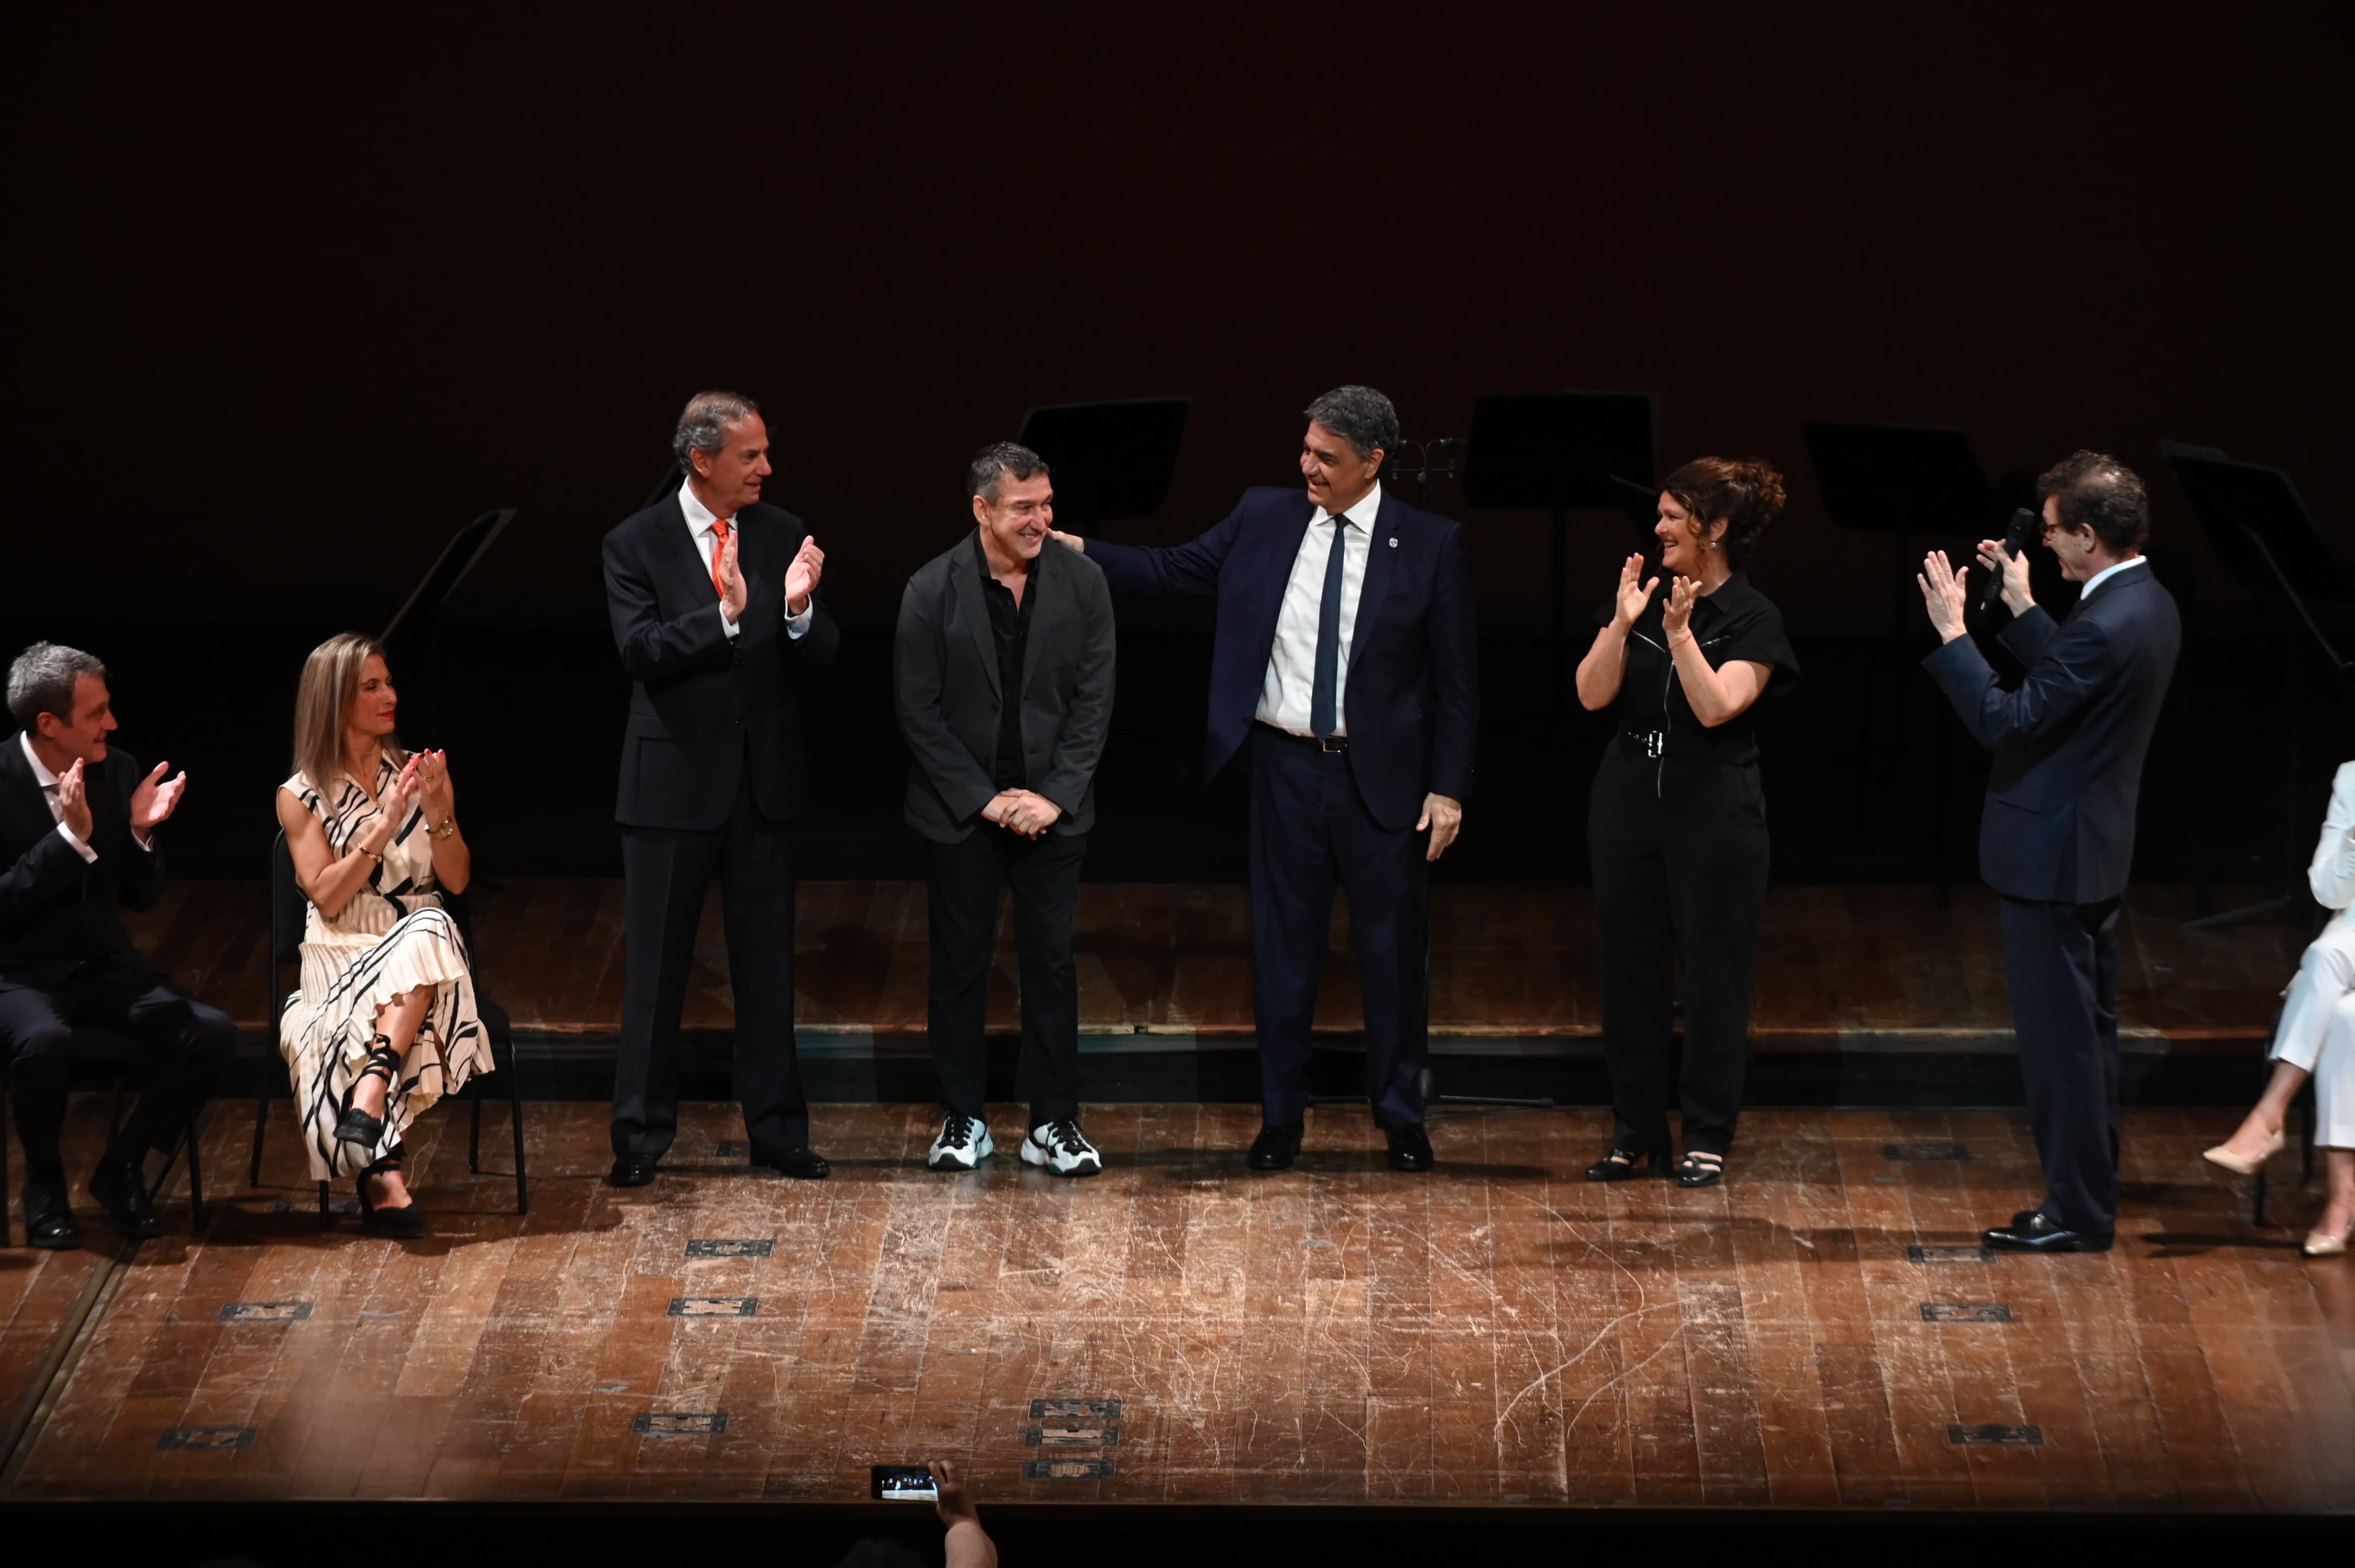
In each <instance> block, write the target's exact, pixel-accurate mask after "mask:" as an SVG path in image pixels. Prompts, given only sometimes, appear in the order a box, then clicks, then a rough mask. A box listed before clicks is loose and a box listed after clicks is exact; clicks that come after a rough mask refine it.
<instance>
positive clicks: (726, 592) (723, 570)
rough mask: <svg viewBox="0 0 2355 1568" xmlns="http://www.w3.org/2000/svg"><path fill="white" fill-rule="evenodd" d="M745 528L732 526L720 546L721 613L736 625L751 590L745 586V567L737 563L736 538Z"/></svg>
mask: <svg viewBox="0 0 2355 1568" xmlns="http://www.w3.org/2000/svg"><path fill="white" fill-rule="evenodd" d="M742 531H743V530H742V529H741V528H730V529H729V530H728V538H727V539H725V540H724V541H722V542H721V544H720V546H719V613H721V614H723V615H725V616H727V617H728V624H730V625H731V626H732V625H734V624H736V623H737V622H738V621H740V620H741V619H743V617H744V600H745V597H746V595H747V593H748V592H749V590H747V589H746V588H745V586H744V571H743V568H741V567H740V566H738V565H737V564H736V539H737V536H738V535H739V534H741V532H742Z"/></svg>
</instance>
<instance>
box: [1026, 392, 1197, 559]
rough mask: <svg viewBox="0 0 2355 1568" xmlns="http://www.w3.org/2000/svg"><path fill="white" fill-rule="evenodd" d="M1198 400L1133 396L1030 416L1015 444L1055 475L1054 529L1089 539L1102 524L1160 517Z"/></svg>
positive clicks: (1034, 411) (1064, 406) (1066, 406)
mask: <svg viewBox="0 0 2355 1568" xmlns="http://www.w3.org/2000/svg"><path fill="white" fill-rule="evenodd" d="M1192 401H1193V400H1192V399H1190V398H1131V399H1127V400H1124V401H1120V402H1111V403H1063V404H1060V405H1058V406H1056V407H1053V408H1044V409H1032V410H1031V411H1029V412H1028V413H1027V414H1024V415H1023V416H1022V433H1021V435H1020V436H1019V437H1018V438H1017V439H1018V440H1019V441H1020V442H1021V443H1022V444H1023V445H1025V446H1027V447H1028V448H1029V449H1030V450H1031V451H1033V452H1035V453H1038V454H1039V456H1041V457H1043V458H1045V459H1046V460H1047V466H1048V467H1050V468H1051V469H1052V470H1054V475H1055V512H1056V519H1055V520H1056V525H1057V526H1058V527H1059V528H1063V529H1065V530H1066V531H1068V532H1071V533H1078V534H1085V533H1090V532H1092V531H1093V530H1094V528H1095V526H1096V525H1097V524H1099V523H1106V522H1115V521H1121V520H1124V519H1128V518H1133V517H1151V516H1152V515H1153V514H1154V513H1156V512H1157V511H1159V510H1160V509H1161V504H1162V503H1163V502H1164V501H1167V499H1169V483H1170V480H1171V479H1172V478H1173V477H1175V475H1177V448H1178V446H1179V445H1180V443H1183V441H1184V440H1185V436H1186V411H1187V409H1188V407H1189V406H1190V405H1191V403H1192Z"/></svg>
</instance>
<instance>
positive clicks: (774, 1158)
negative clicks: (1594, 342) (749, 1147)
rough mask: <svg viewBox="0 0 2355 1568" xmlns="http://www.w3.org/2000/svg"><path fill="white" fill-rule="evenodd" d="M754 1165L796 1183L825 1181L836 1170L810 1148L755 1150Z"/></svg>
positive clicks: (822, 1156)
mask: <svg viewBox="0 0 2355 1568" xmlns="http://www.w3.org/2000/svg"><path fill="white" fill-rule="evenodd" d="M752 1163H753V1164H754V1165H765V1166H767V1167H768V1168H770V1169H771V1170H773V1171H775V1172H776V1173H777V1174H778V1175H780V1176H790V1177H792V1178H793V1179H794V1180H796V1181H824V1180H825V1179H826V1177H827V1176H828V1175H830V1174H831V1173H832V1172H833V1170H834V1167H832V1166H830V1165H828V1164H826V1157H825V1156H824V1155H821V1154H819V1153H818V1152H817V1151H816V1150H815V1149H809V1148H783V1149H778V1148H773V1149H767V1150H755V1151H754V1152H753V1155H752Z"/></svg>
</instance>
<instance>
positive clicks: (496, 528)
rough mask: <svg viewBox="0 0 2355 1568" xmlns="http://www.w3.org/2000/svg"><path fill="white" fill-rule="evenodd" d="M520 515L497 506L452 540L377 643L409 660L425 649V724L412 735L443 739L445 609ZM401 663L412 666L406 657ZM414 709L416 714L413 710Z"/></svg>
mask: <svg viewBox="0 0 2355 1568" xmlns="http://www.w3.org/2000/svg"><path fill="white" fill-rule="evenodd" d="M515 515H516V508H514V507H493V508H492V509H491V510H489V511H487V512H485V513H484V514H483V515H482V516H481V517H476V518H475V519H474V521H473V522H471V523H468V524H467V525H466V526H465V527H464V528H460V529H459V530H458V531H457V532H456V533H454V534H453V535H451V536H450V542H449V543H448V544H446V545H443V546H442V553H441V554H440V555H439V556H437V557H435V558H434V560H433V566H432V570H431V571H427V572H426V574H425V580H424V581H421V582H420V583H419V584H418V585H417V587H416V589H415V590H414V591H413V592H410V595H409V598H408V600H407V601H406V602H405V603H402V605H401V606H400V612H399V613H396V614H395V615H394V616H393V618H392V623H391V624H389V625H388V626H386V627H385V629H384V635H382V636H380V637H378V639H377V641H378V642H380V643H382V644H383V645H385V646H386V647H387V648H388V649H390V650H393V651H394V652H395V653H396V654H397V655H401V656H402V657H400V663H401V664H402V665H403V666H408V665H409V663H410V661H409V660H408V659H407V658H406V656H405V655H406V654H407V653H408V652H410V651H412V650H418V649H421V650H422V651H423V654H424V662H425V703H424V708H425V721H424V724H423V726H422V727H421V729H418V730H412V731H411V734H412V736H413V735H416V734H424V735H429V736H432V737H433V738H434V739H436V740H439V739H442V729H441V725H442V699H441V688H442V607H443V606H444V605H445V604H447V603H449V600H450V596H451V595H452V594H453V593H455V592H457V591H458V585H459V584H460V583H462V582H464V581H466V574H467V573H468V572H470V571H474V563H475V562H476V561H479V560H482V559H483V557H484V555H485V553H486V552H487V551H488V550H489V549H490V548H491V545H492V544H493V543H494V542H495V541H496V539H498V537H499V535H500V534H501V533H503V532H504V531H506V526H507V524H508V523H509V522H510V521H512V520H513V519H514V517H515ZM412 710H413V709H412Z"/></svg>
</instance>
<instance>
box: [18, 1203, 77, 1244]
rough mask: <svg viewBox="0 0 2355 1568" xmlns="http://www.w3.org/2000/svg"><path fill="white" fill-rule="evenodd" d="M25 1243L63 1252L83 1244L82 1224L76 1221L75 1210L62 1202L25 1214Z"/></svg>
mask: <svg viewBox="0 0 2355 1568" xmlns="http://www.w3.org/2000/svg"><path fill="white" fill-rule="evenodd" d="M25 1244H26V1245H27V1246H28V1247H45V1248H47V1249H48V1251H50V1252H53V1253H61V1252H64V1251H66V1250H67V1249H69V1248H71V1247H78V1246H80V1245H81V1226H80V1224H78V1223H76V1222H75V1220H74V1217H73V1211H72V1210H70V1209H69V1208H67V1207H66V1206H65V1205H64V1204H62V1203H60V1204H59V1205H58V1206H57V1207H55V1208H53V1209H45V1210H43V1211H41V1212H39V1213H38V1214H27V1215H26V1216H25Z"/></svg>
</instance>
